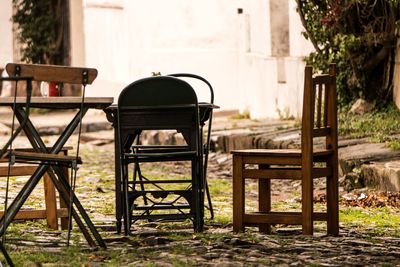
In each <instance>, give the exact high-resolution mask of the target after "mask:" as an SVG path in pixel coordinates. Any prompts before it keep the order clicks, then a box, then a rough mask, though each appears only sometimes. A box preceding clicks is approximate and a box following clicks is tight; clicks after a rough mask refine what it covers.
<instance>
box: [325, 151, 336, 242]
mask: <svg viewBox="0 0 400 267" xmlns="http://www.w3.org/2000/svg"><path fill="white" fill-rule="evenodd" d="M327 165H328V166H329V167H331V168H332V176H329V177H326V195H327V202H326V205H327V207H326V209H327V214H328V221H327V228H328V235H333V236H338V235H339V181H338V176H339V174H338V172H339V170H338V163H337V157H332V158H331V160H330V161H329V162H328V164H327Z"/></svg>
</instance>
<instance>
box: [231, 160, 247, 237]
mask: <svg viewBox="0 0 400 267" xmlns="http://www.w3.org/2000/svg"><path fill="white" fill-rule="evenodd" d="M242 169H243V158H242V157H241V156H236V155H233V170H232V179H233V198H232V199H233V231H234V232H243V231H244V223H243V216H244V203H245V199H244V178H243V173H242Z"/></svg>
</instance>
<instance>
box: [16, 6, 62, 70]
mask: <svg viewBox="0 0 400 267" xmlns="http://www.w3.org/2000/svg"><path fill="white" fill-rule="evenodd" d="M13 5H14V8H15V10H16V12H15V14H14V15H13V17H12V20H13V22H14V23H16V24H17V25H18V30H17V36H18V41H19V42H20V43H21V44H22V48H21V52H22V60H23V61H26V62H30V63H42V64H44V63H47V64H49V63H50V64H59V63H62V61H63V55H62V54H63V53H62V35H63V31H62V28H63V21H62V16H61V12H62V10H61V1H60V0H13Z"/></svg>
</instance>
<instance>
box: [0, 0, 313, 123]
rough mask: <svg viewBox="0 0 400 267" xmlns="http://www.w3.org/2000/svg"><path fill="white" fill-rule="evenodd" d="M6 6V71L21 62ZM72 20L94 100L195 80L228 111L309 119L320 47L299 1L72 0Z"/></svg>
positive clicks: (75, 57)
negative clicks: (170, 77) (307, 69)
mask: <svg viewBox="0 0 400 267" xmlns="http://www.w3.org/2000/svg"><path fill="white" fill-rule="evenodd" d="M0 1H1V2H5V3H6V4H5V5H3V4H2V7H7V8H2V9H1V10H0V12H1V14H0V15H1V17H0V20H1V25H6V27H1V28H0V34H1V35H0V36H1V39H4V38H6V39H7V40H6V42H5V44H6V45H2V49H1V51H0V63H3V62H8V61H18V53H17V52H16V51H13V47H15V45H13V35H12V24H11V22H10V20H9V18H10V17H11V14H12V8H11V1H12V0H0ZM70 14H71V18H70V25H71V27H70V28H71V33H70V39H71V47H70V50H71V63H72V65H75V66H90V67H95V68H97V69H98V70H99V75H98V78H97V80H96V81H95V83H94V84H93V86H92V89H91V90H88V92H87V93H88V94H90V95H97V96H98V95H103V96H113V97H115V99H117V97H118V95H119V92H120V91H121V90H122V89H123V88H124V86H126V85H128V84H129V83H131V82H132V81H134V80H137V79H139V78H142V77H146V76H149V75H151V73H152V72H161V74H169V73H175V72H192V73H196V74H199V75H201V76H203V77H205V78H206V79H208V80H209V81H210V82H211V84H212V85H213V86H214V90H215V103H216V104H218V105H219V106H221V110H239V111H240V112H246V113H249V114H250V116H251V117H252V118H265V117H275V118H277V117H283V118H284V117H289V116H294V117H299V116H300V115H301V108H302V107H301V104H302V89H303V71H304V61H303V59H304V56H306V55H308V53H309V52H310V51H312V46H311V44H310V43H309V42H307V41H306V40H305V39H304V38H303V37H302V36H301V32H302V31H303V28H302V25H301V22H300V19H299V16H298V14H297V12H296V3H295V0H234V1H232V0H217V1H216V0H202V1H193V0H192V1H186V0H168V1H166V0H148V1H140V0H129V1H128V0H125V1H124V0H70ZM2 41H4V40H2ZM3 44H4V42H3ZM0 67H1V66H0ZM201 90H203V88H200V90H199V99H200V101H202V100H205V101H206V100H207V97H208V95H207V92H206V90H205V88H204V92H202V91H201Z"/></svg>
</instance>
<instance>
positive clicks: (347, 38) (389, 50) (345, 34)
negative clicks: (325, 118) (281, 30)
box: [297, 0, 400, 106]
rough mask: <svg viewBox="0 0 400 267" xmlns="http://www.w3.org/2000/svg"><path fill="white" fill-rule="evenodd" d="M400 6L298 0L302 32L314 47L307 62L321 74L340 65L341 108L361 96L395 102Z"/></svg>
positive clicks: (390, 1) (383, 0)
mask: <svg viewBox="0 0 400 267" xmlns="http://www.w3.org/2000/svg"><path fill="white" fill-rule="evenodd" d="M399 2H400V1H399V0H377V1H372V0H371V1H359V0H324V1H312V0H297V4H298V11H299V14H300V17H301V19H302V23H303V25H304V27H305V29H306V31H305V32H304V33H303V34H304V36H305V38H306V39H308V40H310V41H311V42H312V43H313V45H314V48H315V52H313V53H311V54H310V55H309V56H308V57H307V58H306V62H307V64H310V65H312V66H313V67H314V68H316V69H319V70H322V71H326V70H327V66H328V64H329V63H336V64H337V68H338V77H337V85H338V100H339V104H340V105H341V106H345V105H347V104H349V103H350V102H351V101H352V100H353V99H355V98H359V97H361V98H365V99H368V100H374V99H380V100H382V101H388V100H390V96H391V94H390V93H391V88H392V80H393V69H394V64H393V62H392V58H393V56H394V53H395V46H396V40H397V38H398V34H397V30H398V29H399V25H400V4H399ZM396 29H397V30H396Z"/></svg>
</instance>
